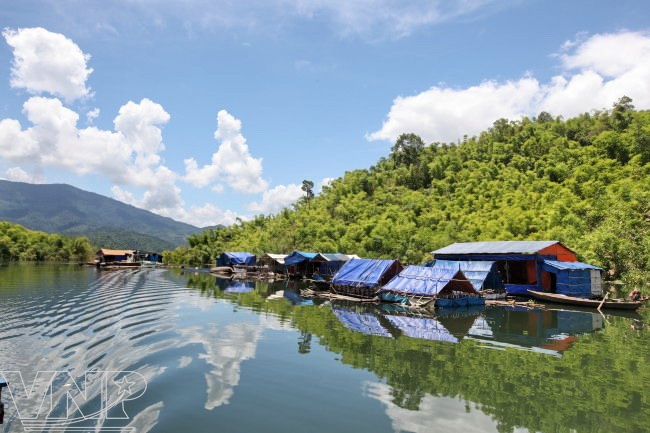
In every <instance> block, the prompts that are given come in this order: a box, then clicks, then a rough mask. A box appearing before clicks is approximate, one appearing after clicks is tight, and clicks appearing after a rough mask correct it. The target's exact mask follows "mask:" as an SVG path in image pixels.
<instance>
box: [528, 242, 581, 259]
mask: <svg viewBox="0 0 650 433" xmlns="http://www.w3.org/2000/svg"><path fill="white" fill-rule="evenodd" d="M538 254H539V255H541V256H555V257H556V258H555V260H557V261H558V262H577V261H578V258H577V257H576V254H575V253H574V252H573V251H571V250H570V249H568V248H567V247H565V246H564V245H562V244H554V245H551V246H550V247H546V248H544V249H541V250H539V251H538Z"/></svg>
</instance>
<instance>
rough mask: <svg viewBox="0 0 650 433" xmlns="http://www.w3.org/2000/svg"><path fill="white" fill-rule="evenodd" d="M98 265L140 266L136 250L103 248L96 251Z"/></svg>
mask: <svg viewBox="0 0 650 433" xmlns="http://www.w3.org/2000/svg"><path fill="white" fill-rule="evenodd" d="M95 264H96V265H97V266H107V265H111V266H139V263H138V262H137V261H136V260H135V251H134V250H110V249H107V248H102V249H100V250H99V251H97V252H96V253H95Z"/></svg>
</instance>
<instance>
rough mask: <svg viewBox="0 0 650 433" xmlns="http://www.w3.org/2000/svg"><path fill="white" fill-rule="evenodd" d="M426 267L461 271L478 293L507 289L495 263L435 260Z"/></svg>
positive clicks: (487, 261)
mask: <svg viewBox="0 0 650 433" xmlns="http://www.w3.org/2000/svg"><path fill="white" fill-rule="evenodd" d="M425 266H427V267H432V268H444V269H455V270H461V271H463V274H464V275H465V277H467V279H468V280H469V281H470V282H471V283H472V286H474V288H475V289H476V290H478V291H481V290H496V291H502V290H504V289H505V286H504V285H503V280H502V279H501V274H500V273H499V270H498V269H497V264H496V262H493V261H489V260H486V261H484V262H481V261H469V260H468V261H459V260H433V261H431V262H429V263H427V264H426V265H425Z"/></svg>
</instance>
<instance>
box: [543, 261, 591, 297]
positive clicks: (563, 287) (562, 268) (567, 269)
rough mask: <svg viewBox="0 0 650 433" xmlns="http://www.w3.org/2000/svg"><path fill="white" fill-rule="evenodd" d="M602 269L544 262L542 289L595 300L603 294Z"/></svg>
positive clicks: (587, 265) (577, 263) (574, 263)
mask: <svg viewBox="0 0 650 433" xmlns="http://www.w3.org/2000/svg"><path fill="white" fill-rule="evenodd" d="M602 271H603V270H602V269H601V268H599V267H597V266H593V265H589V264H587V263H581V262H558V261H556V260H544V262H543V263H542V289H543V290H544V291H545V292H552V293H559V294H561V295H567V296H574V297H578V298H593V297H596V296H601V295H602V294H603V283H602V276H601V275H602Z"/></svg>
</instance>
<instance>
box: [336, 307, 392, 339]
mask: <svg viewBox="0 0 650 433" xmlns="http://www.w3.org/2000/svg"><path fill="white" fill-rule="evenodd" d="M332 311H333V312H334V314H335V315H336V317H337V318H338V319H339V321H341V323H343V325H344V326H345V327H346V328H348V329H351V330H353V331H356V332H361V333H363V334H368V335H376V336H380V337H392V335H391V334H390V332H388V330H387V329H386V328H385V327H384V326H383V325H382V324H381V323H379V319H378V317H377V315H375V314H373V313H370V312H364V311H357V310H354V309H352V308H340V307H332Z"/></svg>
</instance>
